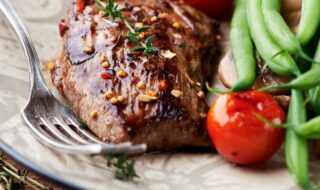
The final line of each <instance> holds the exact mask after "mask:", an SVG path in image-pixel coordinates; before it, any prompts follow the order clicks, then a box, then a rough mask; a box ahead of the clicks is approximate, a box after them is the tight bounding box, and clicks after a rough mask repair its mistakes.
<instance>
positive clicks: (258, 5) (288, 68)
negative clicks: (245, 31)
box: [247, 0, 300, 76]
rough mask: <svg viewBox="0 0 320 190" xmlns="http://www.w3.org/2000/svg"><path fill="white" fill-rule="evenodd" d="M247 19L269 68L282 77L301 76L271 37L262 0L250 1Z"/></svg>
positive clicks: (288, 55)
mask: <svg viewBox="0 0 320 190" xmlns="http://www.w3.org/2000/svg"><path fill="white" fill-rule="evenodd" d="M247 18H248V23H249V29H250V32H251V36H252V38H253V41H254V43H255V45H256V49H257V50H258V52H259V54H260V55H261V57H262V58H263V60H264V61H265V62H266V63H267V65H268V67H269V68H270V69H271V70H272V71H273V72H274V73H277V74H279V75H282V76H289V75H292V74H294V75H297V76H298V75H299V74H300V71H299V69H298V66H297V65H296V64H295V61H294V60H293V58H292V57H291V56H290V54H289V53H288V52H286V51H284V50H283V49H282V48H281V47H280V46H279V45H278V44H277V43H276V42H275V41H274V40H273V39H272V37H271V36H270V34H269V32H268V30H267V26H266V23H265V21H264V17H263V13H262V0H250V1H249V2H248V4H247Z"/></svg>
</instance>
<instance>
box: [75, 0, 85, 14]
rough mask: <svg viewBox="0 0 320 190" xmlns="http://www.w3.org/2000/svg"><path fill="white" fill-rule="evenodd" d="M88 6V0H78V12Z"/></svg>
mask: <svg viewBox="0 0 320 190" xmlns="http://www.w3.org/2000/svg"><path fill="white" fill-rule="evenodd" d="M85 6H86V0H77V12H78V13H81V12H82V11H83V10H84V8H85Z"/></svg>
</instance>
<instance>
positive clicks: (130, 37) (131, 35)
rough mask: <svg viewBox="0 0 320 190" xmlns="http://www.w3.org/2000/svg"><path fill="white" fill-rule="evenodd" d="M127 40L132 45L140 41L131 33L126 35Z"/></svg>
mask: <svg viewBox="0 0 320 190" xmlns="http://www.w3.org/2000/svg"><path fill="white" fill-rule="evenodd" d="M127 39H128V40H129V41H130V42H133V43H138V42H139V41H140V38H139V36H138V35H137V34H136V33H133V32H131V31H129V32H128V33H127Z"/></svg>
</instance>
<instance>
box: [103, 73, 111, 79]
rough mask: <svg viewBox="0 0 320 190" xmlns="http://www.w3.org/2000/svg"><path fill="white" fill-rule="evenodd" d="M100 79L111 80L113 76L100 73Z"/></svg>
mask: <svg viewBox="0 0 320 190" xmlns="http://www.w3.org/2000/svg"><path fill="white" fill-rule="evenodd" d="M101 78H102V79H104V80H106V79H113V75H112V74H110V73H101Z"/></svg>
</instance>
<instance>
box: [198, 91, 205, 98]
mask: <svg viewBox="0 0 320 190" xmlns="http://www.w3.org/2000/svg"><path fill="white" fill-rule="evenodd" d="M197 96H198V97H199V98H200V99H203V98H204V97H205V94H204V92H203V91H200V92H198V93H197Z"/></svg>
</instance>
